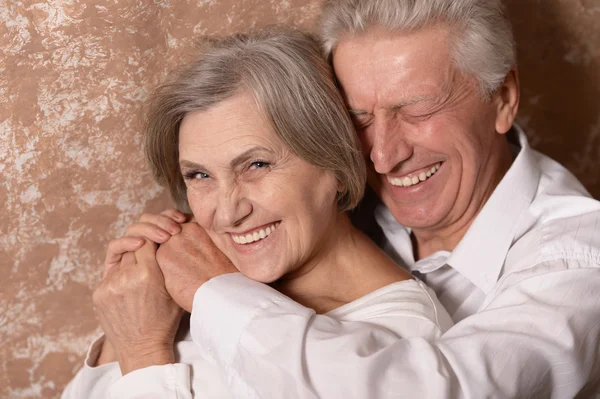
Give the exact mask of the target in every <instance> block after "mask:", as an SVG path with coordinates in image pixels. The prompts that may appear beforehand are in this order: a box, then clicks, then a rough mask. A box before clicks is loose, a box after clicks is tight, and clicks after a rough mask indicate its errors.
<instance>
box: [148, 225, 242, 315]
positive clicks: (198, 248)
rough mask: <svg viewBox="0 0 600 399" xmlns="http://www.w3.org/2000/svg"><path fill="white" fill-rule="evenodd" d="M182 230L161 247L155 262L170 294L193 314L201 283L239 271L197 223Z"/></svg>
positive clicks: (183, 227) (185, 226) (184, 226)
mask: <svg viewBox="0 0 600 399" xmlns="http://www.w3.org/2000/svg"><path fill="white" fill-rule="evenodd" d="M181 227H182V230H181V232H180V233H179V234H177V235H174V236H173V237H172V238H171V239H169V240H168V241H167V242H165V243H164V244H163V245H161V246H160V248H159V249H158V251H157V256H156V259H157V261H158V264H159V266H160V269H161V271H162V273H163V276H164V278H165V286H166V287H167V290H168V292H169V294H171V296H172V297H173V300H175V301H176V302H177V303H178V304H179V306H181V307H182V308H184V309H185V310H187V311H188V312H190V313H191V312H192V304H193V301H194V294H195V293H196V291H197V290H198V288H200V286H201V285H202V284H204V283H205V282H207V281H208V280H210V279H211V278H213V277H217V276H220V275H222V274H228V273H236V272H237V271H238V270H237V269H236V268H235V266H234V265H233V264H232V263H231V261H230V260H229V258H228V257H227V256H226V255H225V254H224V253H223V252H221V250H220V249H219V248H217V246H216V245H215V244H214V243H213V241H212V240H211V239H210V237H209V235H208V234H207V233H206V231H205V230H204V229H203V228H202V227H201V226H200V225H199V224H198V223H196V222H193V221H192V222H190V223H185V224H183V225H182V226H181Z"/></svg>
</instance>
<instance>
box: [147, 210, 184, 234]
mask: <svg viewBox="0 0 600 399" xmlns="http://www.w3.org/2000/svg"><path fill="white" fill-rule="evenodd" d="M140 223H149V224H153V225H156V226H158V227H160V228H161V229H163V230H165V231H168V232H169V233H171V234H177V233H179V232H180V231H181V225H180V224H179V222H178V221H176V220H175V219H173V218H172V217H170V216H165V215H155V214H152V213H144V214H143V215H142V216H141V217H140Z"/></svg>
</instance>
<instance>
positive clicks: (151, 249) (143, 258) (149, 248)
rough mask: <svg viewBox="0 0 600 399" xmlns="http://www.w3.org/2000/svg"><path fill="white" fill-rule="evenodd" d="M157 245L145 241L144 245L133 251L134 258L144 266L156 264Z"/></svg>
mask: <svg viewBox="0 0 600 399" xmlns="http://www.w3.org/2000/svg"><path fill="white" fill-rule="evenodd" d="M157 249H158V246H157V245H156V244H155V243H153V242H152V241H146V243H145V244H144V245H142V247H141V248H140V249H138V250H137V251H135V260H136V262H137V263H138V264H143V265H146V266H156V267H158V264H157V263H156V250H157Z"/></svg>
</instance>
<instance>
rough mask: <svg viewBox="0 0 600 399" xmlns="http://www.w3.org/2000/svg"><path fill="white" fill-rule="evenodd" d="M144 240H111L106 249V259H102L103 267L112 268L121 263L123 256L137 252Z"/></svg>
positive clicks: (127, 238) (122, 238) (133, 238)
mask: <svg viewBox="0 0 600 399" xmlns="http://www.w3.org/2000/svg"><path fill="white" fill-rule="evenodd" d="M144 242H145V240H144V239H143V238H140V237H127V236H126V237H121V238H117V239H116V240H111V241H110V242H109V243H108V247H107V249H106V258H105V259H104V265H105V266H114V265H116V264H118V263H119V262H120V261H121V258H122V257H123V254H124V253H126V252H134V251H137V250H138V249H139V248H140V247H141V246H142V245H144Z"/></svg>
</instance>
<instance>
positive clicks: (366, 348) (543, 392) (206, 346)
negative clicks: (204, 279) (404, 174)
mask: <svg viewBox="0 0 600 399" xmlns="http://www.w3.org/2000/svg"><path fill="white" fill-rule="evenodd" d="M504 281H505V283H502V282H501V283H500V284H499V285H498V287H497V289H496V292H494V293H493V299H492V300H491V301H490V302H489V303H487V304H486V306H485V309H483V310H481V311H480V312H479V313H477V314H475V315H473V316H470V317H468V318H466V319H464V320H463V321H461V322H460V323H459V324H457V325H456V326H454V327H452V328H451V329H450V330H449V331H448V332H447V333H446V334H444V336H442V338H440V339H439V340H437V341H435V342H427V341H426V340H424V339H422V338H408V339H401V338H400V337H398V336H396V335H395V334H393V333H392V332H391V331H390V330H387V329H385V328H382V327H380V326H377V325H375V324H371V323H363V322H355V323H339V322H336V321H335V320H333V319H331V318H329V317H326V316H320V315H315V313H314V312H313V311H312V310H310V309H307V308H304V307H302V306H300V305H298V304H296V303H294V302H293V301H291V300H290V299H288V298H287V297H285V296H283V295H281V294H279V293H278V292H276V291H274V290H271V289H270V288H268V287H266V286H264V285H262V284H259V283H256V282H253V281H251V280H248V279H246V278H244V277H243V276H241V275H239V274H237V275H226V276H221V277H217V278H214V279H212V280H210V281H209V282H208V283H206V284H204V285H203V286H202V287H201V288H200V289H199V290H198V292H197V293H196V296H195V298H194V306H193V312H192V336H193V338H194V341H195V342H196V344H197V345H198V346H199V348H200V350H201V351H203V352H204V353H205V354H206V355H208V356H211V357H212V358H214V359H215V360H216V362H217V363H218V364H219V366H220V367H221V368H222V370H223V371H224V372H225V373H226V376H227V383H228V384H229V386H230V389H231V391H232V392H233V393H234V394H236V396H243V397H248V398H251V397H260V398H281V397H286V398H339V397H344V398H367V397H368V398H373V399H375V398H390V397H418V398H427V397H429V398H440V397H449V398H455V397H474V398H479V397H494V398H503V397H507V398H516V397H527V398H531V397H553V398H567V397H569V398H570V397H574V396H575V395H576V394H577V392H579V391H580V390H581V389H582V387H584V386H585V384H586V381H588V382H590V381H593V380H594V378H595V379H596V380H597V379H598V372H599V370H598V368H599V365H598V361H597V360H596V358H597V357H598V354H599V346H600V269H599V268H598V267H597V265H589V264H587V265H586V264H580V263H579V262H577V261H573V262H571V263H570V264H568V265H565V263H564V262H563V263H555V264H553V263H548V264H541V265H538V266H537V267H536V270H535V272H532V270H528V271H525V272H520V273H519V274H513V275H510V276H508V277H507V278H505V280H504ZM593 376H596V377H593ZM596 382H597V381H596ZM590 385H591V383H588V386H587V387H586V388H587V389H590Z"/></svg>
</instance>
